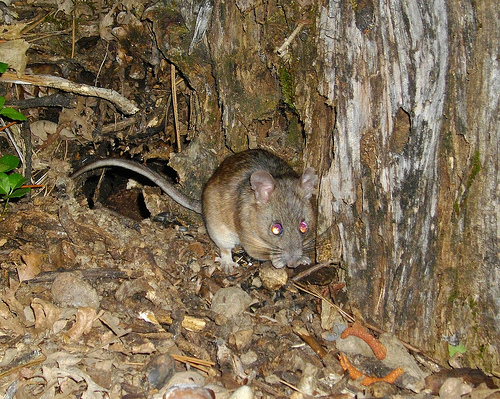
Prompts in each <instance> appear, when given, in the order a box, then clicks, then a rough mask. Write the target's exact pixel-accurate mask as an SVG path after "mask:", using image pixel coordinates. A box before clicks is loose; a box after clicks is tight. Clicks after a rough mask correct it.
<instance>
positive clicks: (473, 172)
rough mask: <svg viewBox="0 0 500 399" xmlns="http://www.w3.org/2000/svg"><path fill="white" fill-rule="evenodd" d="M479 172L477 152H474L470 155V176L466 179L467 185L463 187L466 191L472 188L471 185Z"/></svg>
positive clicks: (479, 165) (479, 164)
mask: <svg viewBox="0 0 500 399" xmlns="http://www.w3.org/2000/svg"><path fill="white" fill-rule="evenodd" d="M480 171H481V160H480V159H479V151H477V150H476V151H475V152H474V154H473V155H472V160H471V168H470V175H469V178H468V179H467V184H466V186H465V187H466V188H467V189H469V188H470V187H471V186H472V183H474V180H475V179H476V176H477V174H478V173H479V172H480Z"/></svg>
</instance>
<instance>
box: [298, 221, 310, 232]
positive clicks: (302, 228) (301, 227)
mask: <svg viewBox="0 0 500 399" xmlns="http://www.w3.org/2000/svg"><path fill="white" fill-rule="evenodd" d="M308 228H309V227H308V226H307V223H306V221H305V220H303V221H302V222H300V224H299V231H300V232H301V233H302V234H305V233H306V232H307V229H308Z"/></svg>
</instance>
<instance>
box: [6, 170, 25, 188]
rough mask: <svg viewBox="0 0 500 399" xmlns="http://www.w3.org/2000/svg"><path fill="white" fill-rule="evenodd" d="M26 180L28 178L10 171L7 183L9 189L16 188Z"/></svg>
mask: <svg viewBox="0 0 500 399" xmlns="http://www.w3.org/2000/svg"><path fill="white" fill-rule="evenodd" d="M27 181H28V179H26V178H25V177H24V176H23V175H22V174H20V173H11V174H10V175H9V184H10V188H11V191H12V190H15V189H16V188H19V187H21V186H22V185H23V184H24V183H26V182H27Z"/></svg>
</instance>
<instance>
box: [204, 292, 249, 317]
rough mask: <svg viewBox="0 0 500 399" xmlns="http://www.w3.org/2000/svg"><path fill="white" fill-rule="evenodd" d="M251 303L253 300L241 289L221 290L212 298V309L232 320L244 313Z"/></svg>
mask: <svg viewBox="0 0 500 399" xmlns="http://www.w3.org/2000/svg"><path fill="white" fill-rule="evenodd" d="M251 303H252V298H251V297H250V295H248V294H247V293H246V292H245V291H243V290H242V289H241V288H238V287H228V288H221V289H220V290H219V291H217V292H216V293H215V295H214V297H213V298H212V306H211V309H212V311H214V312H215V313H217V314H219V315H223V316H225V317H227V318H231V317H235V316H238V315H240V314H241V313H243V312H244V310H245V309H246V308H248V306H250V304H251Z"/></svg>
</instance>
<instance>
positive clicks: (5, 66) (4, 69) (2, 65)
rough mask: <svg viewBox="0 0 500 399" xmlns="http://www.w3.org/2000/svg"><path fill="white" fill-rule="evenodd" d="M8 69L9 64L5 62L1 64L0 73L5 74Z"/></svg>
mask: <svg viewBox="0 0 500 399" xmlns="http://www.w3.org/2000/svg"><path fill="white" fill-rule="evenodd" d="M8 67H9V64H6V63H5V62H0V73H4V72H5V71H6V70H7V68H8Z"/></svg>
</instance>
